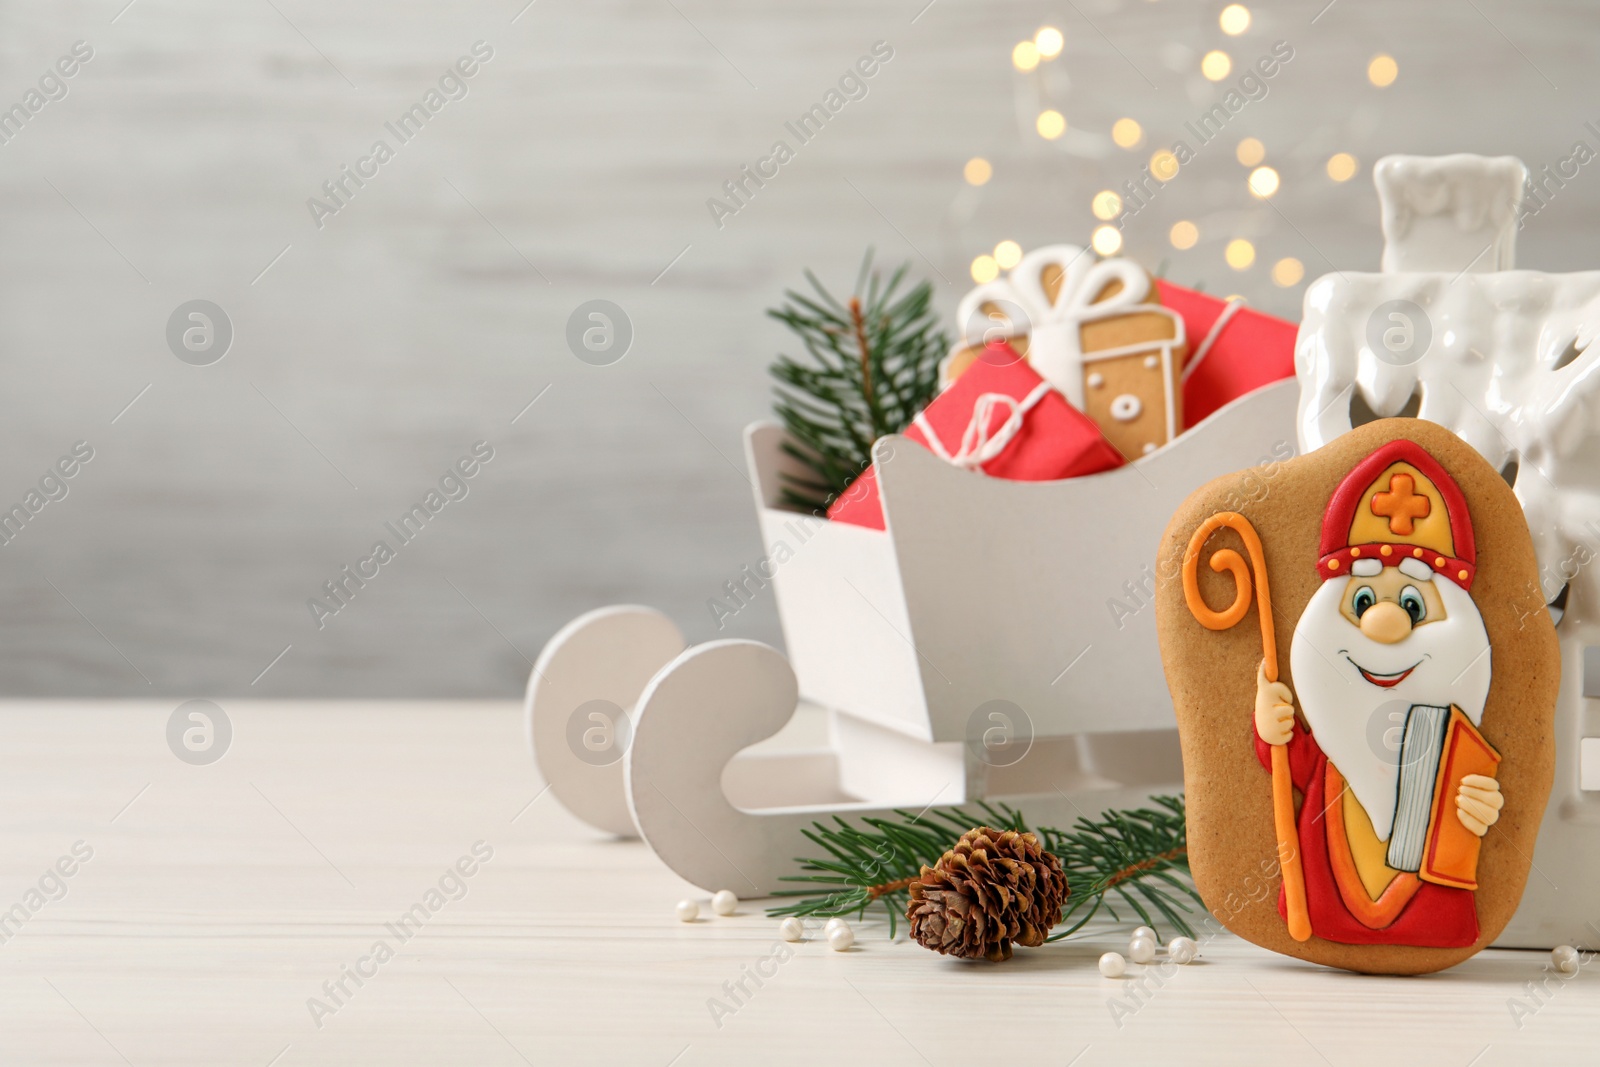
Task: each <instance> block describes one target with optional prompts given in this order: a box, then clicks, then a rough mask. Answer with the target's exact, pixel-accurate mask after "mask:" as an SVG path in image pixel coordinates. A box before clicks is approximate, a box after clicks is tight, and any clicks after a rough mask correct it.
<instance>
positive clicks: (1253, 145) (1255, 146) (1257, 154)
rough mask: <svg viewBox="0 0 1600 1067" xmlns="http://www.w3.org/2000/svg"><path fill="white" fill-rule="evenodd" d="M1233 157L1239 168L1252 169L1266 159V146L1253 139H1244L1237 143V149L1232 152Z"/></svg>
mask: <svg viewBox="0 0 1600 1067" xmlns="http://www.w3.org/2000/svg"><path fill="white" fill-rule="evenodd" d="M1233 156H1234V158H1235V159H1237V160H1238V161H1239V165H1240V166H1244V167H1253V166H1255V165H1256V164H1258V163H1260V162H1261V161H1262V160H1263V159H1266V158H1267V146H1266V145H1264V144H1262V143H1261V142H1260V141H1258V140H1256V139H1255V138H1254V137H1246V138H1245V139H1244V140H1242V141H1240V142H1239V147H1238V148H1235V149H1234V150H1233Z"/></svg>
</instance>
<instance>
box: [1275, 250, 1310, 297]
mask: <svg viewBox="0 0 1600 1067" xmlns="http://www.w3.org/2000/svg"><path fill="white" fill-rule="evenodd" d="M1305 276H1306V265H1305V264H1304V263H1301V262H1300V261H1299V260H1298V259H1295V258H1294V257H1293V256H1285V257H1284V258H1283V259H1280V260H1278V262H1276V263H1274V264H1273V265H1272V282H1273V284H1274V285H1281V286H1283V288H1285V289H1287V288H1289V287H1290V286H1291V285H1298V284H1300V279H1301V278H1304V277H1305Z"/></svg>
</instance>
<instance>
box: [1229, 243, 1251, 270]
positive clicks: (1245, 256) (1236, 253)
mask: <svg viewBox="0 0 1600 1067" xmlns="http://www.w3.org/2000/svg"><path fill="white" fill-rule="evenodd" d="M1222 258H1223V259H1225V260H1227V261H1228V266H1230V267H1232V268H1233V269H1234V270H1249V269H1250V264H1252V263H1254V262H1255V261H1256V246H1255V245H1253V244H1251V243H1250V242H1249V241H1246V240H1245V239H1244V238H1243V237H1235V238H1234V239H1233V240H1231V241H1229V242H1228V247H1227V248H1225V249H1223V251H1222Z"/></svg>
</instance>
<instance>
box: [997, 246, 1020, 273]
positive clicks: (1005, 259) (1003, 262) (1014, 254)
mask: <svg viewBox="0 0 1600 1067" xmlns="http://www.w3.org/2000/svg"><path fill="white" fill-rule="evenodd" d="M994 262H995V265H996V266H998V267H999V268H1000V269H1001V270H1010V269H1011V268H1012V267H1015V266H1016V265H1017V264H1018V263H1021V262H1022V246H1021V245H1019V244H1017V242H1015V241H1001V242H1000V243H999V244H997V245H995V246H994Z"/></svg>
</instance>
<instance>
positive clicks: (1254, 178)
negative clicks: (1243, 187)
mask: <svg viewBox="0 0 1600 1067" xmlns="http://www.w3.org/2000/svg"><path fill="white" fill-rule="evenodd" d="M1278 185H1279V181H1278V172H1277V171H1275V170H1273V169H1272V168H1271V167H1257V168H1256V169H1255V170H1253V171H1251V172H1250V192H1251V193H1252V194H1253V195H1255V196H1256V197H1258V198H1260V199H1262V200H1271V199H1272V194H1273V193H1276V192H1277V191H1278Z"/></svg>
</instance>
